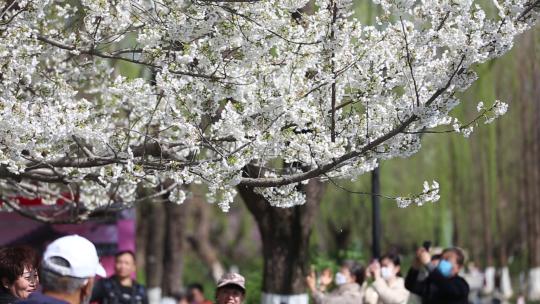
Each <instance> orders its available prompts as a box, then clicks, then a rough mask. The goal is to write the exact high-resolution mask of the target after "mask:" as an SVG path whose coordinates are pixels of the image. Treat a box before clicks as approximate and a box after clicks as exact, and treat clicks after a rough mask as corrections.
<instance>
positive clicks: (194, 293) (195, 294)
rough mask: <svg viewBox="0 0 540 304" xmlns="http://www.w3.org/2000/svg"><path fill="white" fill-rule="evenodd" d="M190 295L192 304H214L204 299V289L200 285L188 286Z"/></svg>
mask: <svg viewBox="0 0 540 304" xmlns="http://www.w3.org/2000/svg"><path fill="white" fill-rule="evenodd" d="M188 295H189V296H188V298H189V301H190V302H189V303H190V304H212V301H210V300H207V299H206V298H205V297H204V288H203V286H202V285H201V284H199V283H193V284H190V285H189V286H188Z"/></svg>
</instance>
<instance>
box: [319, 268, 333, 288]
mask: <svg viewBox="0 0 540 304" xmlns="http://www.w3.org/2000/svg"><path fill="white" fill-rule="evenodd" d="M332 279H333V274H332V270H330V269H329V268H326V269H325V270H323V272H322V273H321V277H320V278H319V284H320V285H321V287H322V288H325V287H327V286H328V285H330V284H331V283H332Z"/></svg>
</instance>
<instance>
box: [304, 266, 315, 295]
mask: <svg viewBox="0 0 540 304" xmlns="http://www.w3.org/2000/svg"><path fill="white" fill-rule="evenodd" d="M306 285H307V286H308V288H309V289H310V290H311V291H312V292H314V291H316V290H317V277H316V274H315V271H312V272H310V273H309V275H308V276H307V277H306Z"/></svg>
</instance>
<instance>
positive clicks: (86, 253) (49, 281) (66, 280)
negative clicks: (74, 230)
mask: <svg viewBox="0 0 540 304" xmlns="http://www.w3.org/2000/svg"><path fill="white" fill-rule="evenodd" d="M96 275H99V276H101V277H105V276H106V275H107V274H106V272H105V269H103V267H102V266H101V265H100V264H99V258H98V255H97V251H96V247H95V246H94V244H92V243H91V242H90V241H89V240H87V239H85V238H83V237H80V236H78V235H69V236H64V237H61V238H59V239H57V240H55V241H54V242H52V243H51V244H49V246H47V249H46V250H45V253H44V254H43V260H42V262H41V270H40V283H41V285H42V287H43V293H33V294H31V295H30V297H29V298H28V299H26V300H24V301H21V302H18V303H19V304H88V303H89V301H90V296H91V295H92V287H93V285H94V277H95V276H96Z"/></svg>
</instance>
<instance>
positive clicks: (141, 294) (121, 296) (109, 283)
mask: <svg viewBox="0 0 540 304" xmlns="http://www.w3.org/2000/svg"><path fill="white" fill-rule="evenodd" d="M90 301H91V302H98V303H99V304H148V296H147V294H146V289H145V288H144V286H142V285H141V284H138V283H137V282H135V281H134V282H133V286H131V287H124V286H122V285H120V282H119V281H118V279H117V278H116V277H115V276H112V277H110V278H107V279H102V280H99V281H97V282H96V285H94V289H93V290H92V298H91V300H90Z"/></svg>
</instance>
